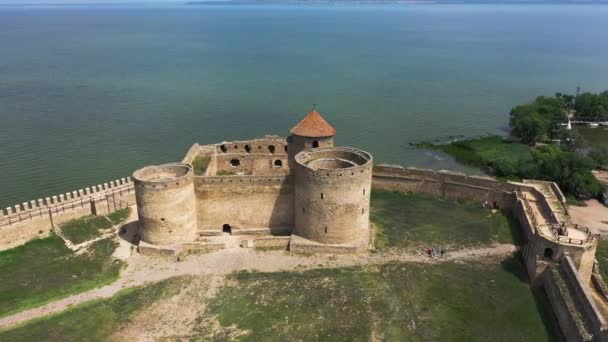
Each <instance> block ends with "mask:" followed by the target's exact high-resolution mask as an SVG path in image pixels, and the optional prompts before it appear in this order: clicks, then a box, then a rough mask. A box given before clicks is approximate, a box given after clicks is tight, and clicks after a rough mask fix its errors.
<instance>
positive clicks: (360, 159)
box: [294, 147, 373, 244]
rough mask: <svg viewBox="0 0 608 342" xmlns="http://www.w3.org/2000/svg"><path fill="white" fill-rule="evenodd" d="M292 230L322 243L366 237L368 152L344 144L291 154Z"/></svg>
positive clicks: (367, 218) (368, 196) (356, 239)
mask: <svg viewBox="0 0 608 342" xmlns="http://www.w3.org/2000/svg"><path fill="white" fill-rule="evenodd" d="M295 164H296V169H295V173H296V180H295V183H296V193H295V207H294V212H295V234H296V235H298V236H301V237H303V238H305V239H308V240H312V241H315V242H319V243H325V244H345V243H352V242H356V241H367V239H368V237H369V202H370V191H371V186H372V164H373V161H372V156H371V155H370V154H369V153H367V152H364V151H361V150H357V149H354V148H348V147H329V148H319V149H314V150H308V151H302V152H300V153H298V155H296V157H295Z"/></svg>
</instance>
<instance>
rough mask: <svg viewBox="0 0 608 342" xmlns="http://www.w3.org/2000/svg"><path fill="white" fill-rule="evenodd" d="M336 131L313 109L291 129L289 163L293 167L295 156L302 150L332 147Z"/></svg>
mask: <svg viewBox="0 0 608 342" xmlns="http://www.w3.org/2000/svg"><path fill="white" fill-rule="evenodd" d="M335 135H336V130H335V129H334V128H333V127H332V126H331V125H330V124H329V123H328V122H327V121H325V119H324V118H323V117H322V116H321V114H319V113H318V112H317V111H316V110H314V109H313V111H312V112H310V113H308V115H306V117H304V119H302V121H300V122H299V123H298V124H297V125H295V126H294V127H293V128H292V129H291V135H290V136H289V138H288V143H289V163H290V166H291V167H295V156H296V155H297V154H298V153H300V152H301V151H304V150H311V149H316V148H323V147H333V146H334V136H335Z"/></svg>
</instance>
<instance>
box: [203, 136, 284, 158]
mask: <svg viewBox="0 0 608 342" xmlns="http://www.w3.org/2000/svg"><path fill="white" fill-rule="evenodd" d="M213 146H215V148H216V153H217V154H222V153H233V154H242V153H250V154H266V153H270V154H286V153H287V149H288V148H287V139H286V138H284V137H279V136H275V135H267V136H264V137H263V138H259V139H251V140H238V141H223V142H221V143H219V144H215V145H213Z"/></svg>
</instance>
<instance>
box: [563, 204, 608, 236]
mask: <svg viewBox="0 0 608 342" xmlns="http://www.w3.org/2000/svg"><path fill="white" fill-rule="evenodd" d="M585 203H586V204H587V206H586V207H580V206H575V205H571V206H569V207H568V210H569V211H570V219H571V221H572V223H575V224H579V225H582V226H585V227H587V228H589V229H590V230H591V232H593V233H595V234H602V235H608V208H606V207H604V206H603V205H602V204H601V203H600V202H598V201H597V200H594V199H593V200H588V201H586V202H585Z"/></svg>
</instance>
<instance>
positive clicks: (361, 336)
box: [0, 257, 560, 341]
mask: <svg viewBox="0 0 608 342" xmlns="http://www.w3.org/2000/svg"><path fill="white" fill-rule="evenodd" d="M229 278H230V281H228V282H227V285H225V287H223V288H222V289H220V290H219V291H218V293H217V294H216V295H215V296H214V297H213V298H209V299H201V298H198V299H196V300H199V301H203V302H198V305H200V306H203V305H204V306H205V308H206V311H204V312H203V313H200V314H199V317H197V318H196V319H195V322H196V324H195V327H194V331H193V332H183V334H184V335H183V336H173V337H174V338H175V339H176V340H178V339H189V340H196V341H198V340H232V339H231V338H230V336H231V332H234V331H235V330H236V331H240V333H241V334H240V335H239V334H236V335H238V337H237V338H236V339H237V340H239V341H370V340H385V341H557V340H559V339H560V336H559V335H558V334H554V332H555V331H557V330H555V328H556V326H554V325H553V323H554V317H552V316H551V315H550V314H551V310H550V305H549V304H548V303H547V302H546V300H545V299H544V298H542V297H537V296H535V294H534V293H533V292H532V291H530V288H529V286H528V284H527V283H526V282H525V279H526V274H525V270H524V268H523V265H522V264H521V263H520V262H519V261H518V259H517V258H515V257H514V258H510V259H508V260H505V261H504V262H503V263H501V264H499V263H496V264H484V263H470V264H462V263H451V262H446V263H441V264H437V265H432V266H429V265H425V264H417V263H390V264H385V265H374V266H369V267H365V268H364V267H354V268H342V269H316V270H309V271H304V272H278V273H250V272H239V273H235V274H233V275H231V276H229ZM187 281H189V278H178V279H175V278H174V279H169V280H167V281H163V282H161V283H157V284H154V285H150V286H147V287H144V288H138V289H132V290H125V291H122V292H120V293H119V294H118V295H116V296H115V297H113V298H110V299H105V300H99V301H95V302H92V303H87V304H83V305H80V306H77V307H75V308H72V309H69V310H67V311H65V312H62V313H60V314H57V315H54V316H50V317H47V318H42V319H38V320H35V321H33V322H30V323H27V324H25V325H22V326H20V327H17V328H15V329H12V330H9V331H5V332H1V333H0V340H7V341H13V340H14V341H51V340H54V341H89V340H108V339H109V337H110V336H111V334H112V333H113V332H116V331H117V330H119V329H120V328H121V327H125V326H128V325H129V324H132V322H131V321H130V320H131V319H132V318H133V317H134V314H136V313H139V312H142V311H140V310H142V309H143V310H145V309H146V308H148V307H149V306H150V305H151V304H153V303H154V302H156V301H158V300H159V299H161V298H169V296H172V295H175V294H177V293H178V292H179V291H180V290H181V289H183V288H184V286H185V285H187V283H186V282H187ZM191 305H197V302H196V301H195V300H193V301H192V304H191ZM142 313H143V312H142ZM214 319H217V320H218V322H219V324H220V328H219V329H214V328H213V329H212V327H211V324H210V321H211V320H214ZM191 334H192V335H191ZM232 336H234V335H232ZM168 339H171V338H168Z"/></svg>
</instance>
